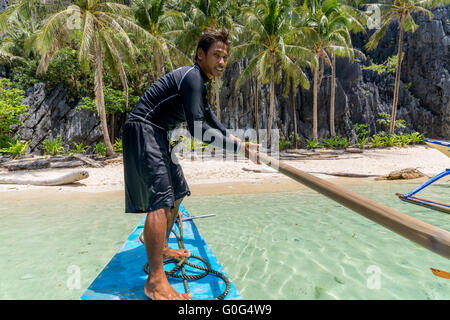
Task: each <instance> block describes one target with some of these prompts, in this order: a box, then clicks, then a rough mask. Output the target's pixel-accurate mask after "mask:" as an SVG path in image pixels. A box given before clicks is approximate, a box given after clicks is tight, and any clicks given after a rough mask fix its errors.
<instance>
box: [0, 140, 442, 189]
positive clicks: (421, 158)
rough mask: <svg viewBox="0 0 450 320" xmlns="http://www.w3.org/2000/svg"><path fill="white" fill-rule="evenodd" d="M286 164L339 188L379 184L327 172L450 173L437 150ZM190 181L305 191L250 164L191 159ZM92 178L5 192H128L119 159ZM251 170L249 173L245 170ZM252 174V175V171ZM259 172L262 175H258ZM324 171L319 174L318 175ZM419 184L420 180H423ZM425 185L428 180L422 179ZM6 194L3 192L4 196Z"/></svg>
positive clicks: (52, 173)
mask: <svg viewBox="0 0 450 320" xmlns="http://www.w3.org/2000/svg"><path fill="white" fill-rule="evenodd" d="M284 162H285V163H287V164H289V165H291V166H293V167H295V168H297V169H300V170H302V171H305V172H309V173H312V174H313V175H315V176H318V177H320V178H323V179H326V180H334V181H339V183H352V182H355V183H359V182H361V181H363V182H364V183H370V182H371V181H374V182H373V183H378V182H376V181H375V180H374V177H369V178H341V177H336V176H331V175H325V174H322V173H336V172H339V173H356V174H367V175H384V174H388V173H389V172H392V171H394V170H399V169H404V168H416V169H418V170H419V171H420V172H422V173H424V174H425V175H427V176H430V177H431V176H433V175H436V174H438V173H439V172H442V171H443V170H445V169H446V168H450V158H448V157H446V156H445V155H444V154H442V153H441V152H439V151H438V150H435V149H433V148H428V147H426V146H416V147H409V148H389V149H378V150H372V149H367V150H364V152H363V153H344V154H340V155H339V156H338V157H336V158H332V159H320V160H313V159H306V160H285V161H284ZM180 164H181V166H182V168H183V171H184V174H185V177H186V180H187V182H188V184H189V186H190V188H191V191H192V193H193V194H203V193H230V192H231V193H246V192H268V191H282V190H292V189H297V188H302V187H303V186H301V185H300V184H298V183H297V182H294V181H293V180H291V179H289V178H287V177H285V176H284V175H282V174H280V173H278V172H276V171H275V170H273V169H272V168H269V167H267V166H266V165H257V164H255V163H253V162H251V161H249V160H244V159H240V160H216V159H215V160H211V159H208V160H203V161H202V160H194V161H192V160H190V159H181V160H180ZM82 169H83V170H87V171H88V172H89V178H87V179H84V180H81V181H79V182H78V183H75V184H70V185H62V186H33V185H16V184H14V185H13V184H0V192H8V191H28V190H29V191H36V190H42V191H43V190H48V191H57V192H68V193H70V192H73V191H76V192H93V193H95V192H106V191H119V192H123V188H124V183H123V165H122V162H121V161H120V159H119V160H118V161H116V163H111V164H108V165H107V166H106V167H104V168H82ZM245 169H246V170H245ZM72 170H79V168H78V169H41V170H29V171H20V172H8V171H6V170H5V169H3V170H2V171H1V172H0V177H1V176H3V175H5V176H8V177H11V176H14V177H21V178H33V177H34V178H40V177H46V178H51V177H56V176H59V175H62V174H64V173H67V172H70V171H72ZM249 170H250V171H249ZM251 170H255V171H260V172H254V171H251ZM319 172H320V173H319ZM418 180H419V179H418ZM423 180H426V178H425V179H423ZM5 195H6V194H5V193H3V196H5Z"/></svg>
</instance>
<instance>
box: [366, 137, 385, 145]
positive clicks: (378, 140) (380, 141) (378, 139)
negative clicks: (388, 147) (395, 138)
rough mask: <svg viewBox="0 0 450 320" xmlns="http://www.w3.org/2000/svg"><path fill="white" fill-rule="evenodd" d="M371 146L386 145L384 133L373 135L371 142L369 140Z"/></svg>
mask: <svg viewBox="0 0 450 320" xmlns="http://www.w3.org/2000/svg"><path fill="white" fill-rule="evenodd" d="M369 147H370V148H380V147H384V141H383V136H382V135H375V136H373V137H371V138H370V142H369Z"/></svg>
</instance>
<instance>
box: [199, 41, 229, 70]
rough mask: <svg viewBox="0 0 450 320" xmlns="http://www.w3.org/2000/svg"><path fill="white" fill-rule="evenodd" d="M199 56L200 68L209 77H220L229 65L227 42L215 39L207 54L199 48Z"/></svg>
mask: <svg viewBox="0 0 450 320" xmlns="http://www.w3.org/2000/svg"><path fill="white" fill-rule="evenodd" d="M197 56H198V64H199V66H200V68H202V70H203V72H204V73H206V75H207V76H208V77H209V78H212V77H220V76H221V75H222V73H223V72H224V71H225V67H226V66H227V62H228V48H227V46H226V44H225V43H223V42H221V41H215V42H214V43H213V44H212V45H211V47H209V49H208V52H207V53H206V54H205V52H204V51H203V50H202V49H201V48H199V49H198V52H197Z"/></svg>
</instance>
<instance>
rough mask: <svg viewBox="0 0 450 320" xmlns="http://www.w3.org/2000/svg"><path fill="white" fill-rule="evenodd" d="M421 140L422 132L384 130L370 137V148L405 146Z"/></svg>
mask: <svg viewBox="0 0 450 320" xmlns="http://www.w3.org/2000/svg"><path fill="white" fill-rule="evenodd" d="M422 140H423V134H420V133H418V132H413V133H410V134H393V135H390V134H387V133H385V132H384V131H382V132H380V133H379V134H377V135H375V136H373V137H372V138H370V143H369V147H370V148H384V147H407V146H408V145H411V144H412V145H415V144H416V143H419V142H421V141H422Z"/></svg>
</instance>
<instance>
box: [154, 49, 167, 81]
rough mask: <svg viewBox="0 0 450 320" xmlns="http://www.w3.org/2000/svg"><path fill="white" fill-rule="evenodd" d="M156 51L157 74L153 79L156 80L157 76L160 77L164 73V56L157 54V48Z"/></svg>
mask: <svg viewBox="0 0 450 320" xmlns="http://www.w3.org/2000/svg"><path fill="white" fill-rule="evenodd" d="M155 51H156V52H157V54H156V55H155V61H156V69H157V70H156V75H157V79H155V81H156V80H158V79H159V78H161V77H162V76H163V75H164V74H165V73H166V71H165V70H164V56H163V55H161V56H160V55H159V52H158V51H159V50H155ZM160 58H161V59H162V61H161V59H160Z"/></svg>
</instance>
